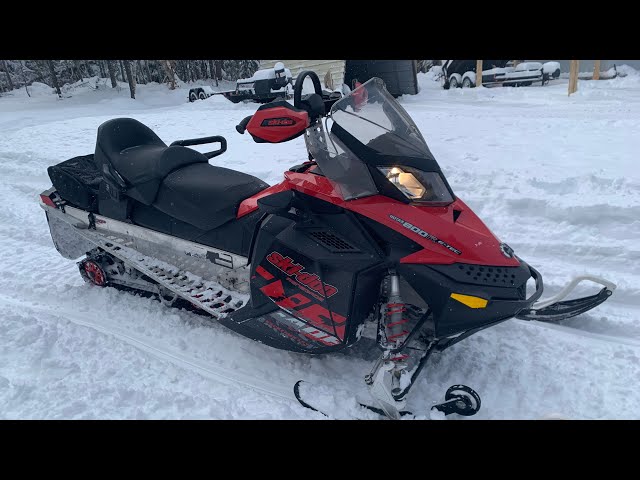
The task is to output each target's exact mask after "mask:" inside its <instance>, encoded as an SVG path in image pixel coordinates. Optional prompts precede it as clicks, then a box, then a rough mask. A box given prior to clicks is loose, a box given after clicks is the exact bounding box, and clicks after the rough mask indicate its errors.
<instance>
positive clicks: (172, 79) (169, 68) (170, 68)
mask: <svg viewBox="0 0 640 480" xmlns="http://www.w3.org/2000/svg"><path fill="white" fill-rule="evenodd" d="M160 63H161V64H162V67H163V68H164V71H165V72H166V74H167V78H168V79H169V88H170V89H171V90H175V89H176V75H175V72H174V68H175V63H174V62H172V61H171V60H160Z"/></svg>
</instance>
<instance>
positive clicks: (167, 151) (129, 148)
mask: <svg viewBox="0 0 640 480" xmlns="http://www.w3.org/2000/svg"><path fill="white" fill-rule="evenodd" d="M94 161H95V163H96V165H97V166H98V168H99V169H100V170H101V171H104V170H103V168H104V166H105V165H106V166H111V167H113V168H114V169H115V170H116V171H117V172H118V173H119V174H120V176H121V177H123V178H124V179H125V180H126V182H127V184H128V185H127V189H126V194H127V195H128V196H129V197H131V198H133V199H134V200H138V201H139V202H142V203H144V204H145V205H151V204H152V203H153V202H154V200H155V199H156V196H157V193H158V189H159V188H160V184H161V182H162V180H163V179H164V178H165V177H166V176H167V175H168V174H169V173H170V172H172V171H174V170H176V169H178V168H180V167H184V166H187V165H191V164H194V163H205V164H206V163H207V162H208V160H207V157H205V156H204V155H202V154H201V153H200V152H197V151H195V150H192V149H190V148H186V147H180V146H175V147H167V145H166V144H165V143H164V142H163V141H162V140H160V138H159V137H158V136H157V135H156V134H155V133H154V132H153V131H152V130H151V129H150V128H149V127H147V126H146V125H144V124H142V123H140V122H139V121H137V120H134V119H133V118H114V119H113V120H109V121H107V122H105V123H103V124H102V125H100V127H99V128H98V138H97V141H96V151H95V155H94Z"/></svg>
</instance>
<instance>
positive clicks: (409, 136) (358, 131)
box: [305, 78, 446, 201]
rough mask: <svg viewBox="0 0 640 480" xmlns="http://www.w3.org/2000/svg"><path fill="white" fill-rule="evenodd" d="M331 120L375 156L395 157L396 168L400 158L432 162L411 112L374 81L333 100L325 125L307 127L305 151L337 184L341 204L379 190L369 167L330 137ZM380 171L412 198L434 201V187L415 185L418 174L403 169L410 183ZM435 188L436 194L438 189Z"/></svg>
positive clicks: (380, 82) (379, 82)
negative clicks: (428, 159)
mask: <svg viewBox="0 0 640 480" xmlns="http://www.w3.org/2000/svg"><path fill="white" fill-rule="evenodd" d="M329 122H335V123H337V124H338V125H339V126H340V127H341V128H342V129H344V130H346V131H347V132H348V133H349V134H350V135H351V136H353V137H354V138H355V139H356V140H357V141H358V142H360V143H362V144H363V145H365V146H367V147H369V148H371V149H373V150H374V151H375V152H377V153H379V154H381V155H385V156H386V155H389V156H393V157H397V158H398V162H399V164H402V159H403V158H404V157H420V158H424V157H427V158H432V155H431V152H430V151H429V148H428V147H427V144H426V142H425V140H424V138H423V137H422V134H421V133H420V131H419V130H418V127H416V125H415V123H413V120H411V117H409V114H408V113H407V112H406V111H405V110H404V109H403V108H402V107H401V106H400V104H398V102H397V101H396V100H395V99H394V98H393V97H392V96H391V94H389V92H387V90H386V89H385V87H384V83H383V82H382V80H380V79H379V78H372V79H371V80H369V81H367V82H366V83H364V84H362V85H360V86H359V87H357V88H355V89H354V90H353V91H352V92H351V93H350V94H349V95H347V96H346V97H344V98H342V99H341V100H339V101H337V102H336V103H335V104H334V105H333V107H332V109H331V113H330V115H329V118H328V119H327V120H326V122H325V125H324V126H323V125H322V123H320V122H319V123H317V124H315V125H313V126H312V127H311V128H308V129H307V131H306V135H305V140H306V143H307V149H308V150H309V153H310V154H311V156H312V157H313V158H314V160H315V161H316V163H317V164H318V166H319V167H320V170H321V172H322V173H323V174H324V175H325V176H326V177H327V178H329V179H331V180H332V181H333V182H335V183H336V186H337V187H338V188H339V189H340V191H341V194H342V197H343V198H344V199H345V200H351V199H355V198H361V197H365V196H369V195H375V194H377V193H378V187H377V186H376V182H375V181H374V180H373V177H372V174H371V172H370V170H369V168H368V167H367V164H366V163H365V162H363V161H362V160H361V159H360V158H358V157H357V155H356V154H354V153H353V152H352V151H351V150H350V149H349V148H348V147H347V146H346V145H345V144H344V143H343V142H342V141H340V139H339V138H338V137H337V136H336V135H335V134H333V133H330V129H329V125H328V124H329ZM378 170H379V171H380V172H381V173H382V174H384V175H385V178H387V180H388V181H389V182H390V183H392V184H394V185H396V187H398V188H399V189H400V191H401V192H403V194H404V195H405V196H406V197H407V198H409V199H410V200H429V199H431V197H434V199H435V198H436V197H438V194H437V192H436V195H435V196H434V194H432V190H433V189H429V188H426V187H425V186H424V185H421V186H417V183H420V182H421V180H420V179H419V178H418V177H417V176H416V175H417V173H416V172H417V170H416V172H413V173H412V172H409V170H407V169H406V168H405V170H406V171H405V170H403V171H402V174H403V175H404V177H408V180H407V179H405V178H404V177H403V176H402V175H396V174H395V173H396V172H395V170H397V168H396V169H395V170H393V172H392V173H393V175H392V174H386V173H385V172H384V171H382V170H380V168H378ZM389 171H390V172H391V170H389ZM374 173H375V172H374ZM387 173H388V172H387ZM378 175H379V174H378ZM423 176H424V175H423ZM396 177H397V178H396ZM409 177H410V178H409ZM420 178H422V177H420ZM422 180H424V179H422ZM378 181H379V180H378ZM411 182H413V183H415V184H416V185H413V183H411ZM423 183H424V182H423ZM431 183H434V182H431ZM403 188H404V189H403ZM437 190H438V192H439V191H440V190H442V189H437ZM445 190H446V188H445ZM427 194H428V195H427ZM432 201H435V200H432Z"/></svg>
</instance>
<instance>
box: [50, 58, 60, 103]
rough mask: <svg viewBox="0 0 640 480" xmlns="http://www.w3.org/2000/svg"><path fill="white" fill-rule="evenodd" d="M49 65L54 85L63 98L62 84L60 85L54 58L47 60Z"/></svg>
mask: <svg viewBox="0 0 640 480" xmlns="http://www.w3.org/2000/svg"><path fill="white" fill-rule="evenodd" d="M47 65H48V66H49V73H50V74H51V82H52V83H53V87H54V88H55V89H56V93H57V94H58V97H59V98H62V92H61V91H60V85H58V77H56V71H55V69H54V68H53V60H47Z"/></svg>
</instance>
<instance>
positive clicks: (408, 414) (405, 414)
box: [293, 380, 413, 418]
mask: <svg viewBox="0 0 640 480" xmlns="http://www.w3.org/2000/svg"><path fill="white" fill-rule="evenodd" d="M305 383H306V384H308V383H309V382H306V381H304V380H298V381H297V382H296V384H295V385H294V386H293V394H294V395H295V397H296V399H297V400H298V402H299V403H300V405H302V406H303V407H305V408H308V409H309V410H313V411H314V412H318V413H320V414H322V415H324V416H325V417H327V418H331V416H330V415H329V414H328V413H326V412H323V411H322V410H321V409H319V408H316V407H314V406H313V405H311V404H310V403H308V402H307V401H305V400H304V399H303V396H302V393H301V392H300V387H301V386H302V385H303V384H305ZM358 405H359V406H360V407H362V408H364V409H366V410H369V411H371V412H373V413H375V414H377V415H379V416H380V417H383V418H391V417H389V416H388V415H387V414H386V413H385V412H384V410H383V409H381V408H378V407H374V406H372V405H367V404H366V403H362V402H358ZM400 416H402V417H412V416H413V413H412V412H410V411H408V410H403V411H401V412H400Z"/></svg>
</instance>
